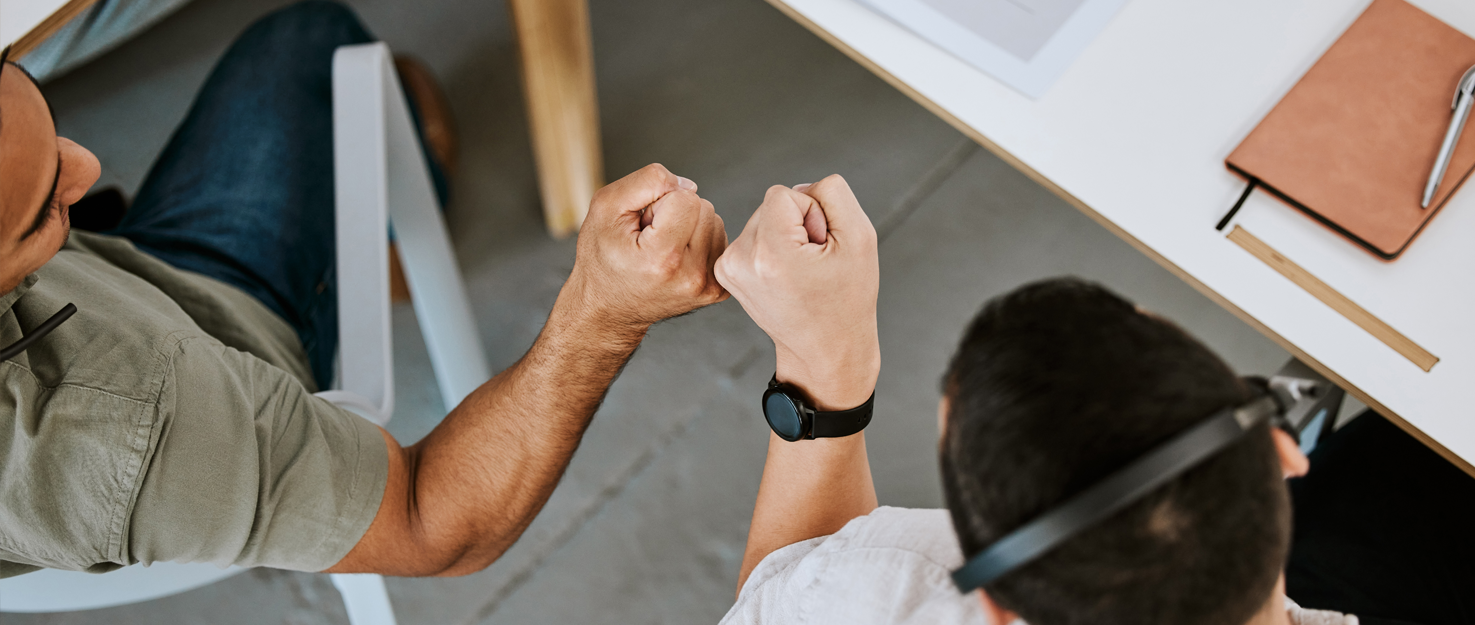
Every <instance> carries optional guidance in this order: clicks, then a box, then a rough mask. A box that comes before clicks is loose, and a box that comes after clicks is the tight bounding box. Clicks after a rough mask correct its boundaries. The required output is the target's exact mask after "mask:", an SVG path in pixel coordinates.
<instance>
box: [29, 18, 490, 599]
mask: <svg viewBox="0 0 1475 625" xmlns="http://www.w3.org/2000/svg"><path fill="white" fill-rule="evenodd" d="M412 123H413V122H412V121H411V119H410V115H409V110H408V108H407V107H406V105H405V101H404V95H403V91H401V89H400V86H399V80H398V78H397V77H396V75H395V73H394V70H393V64H392V57H391V56H390V53H389V48H388V47H387V46H385V45H384V44H382V43H372V44H363V45H354V46H343V47H341V48H339V49H338V50H337V52H336V53H334V56H333V131H334V132H333V137H334V140H333V157H334V166H333V169H334V179H335V186H334V191H335V193H336V194H337V200H336V201H337V205H336V207H335V211H336V213H335V216H336V222H337V233H336V235H335V237H336V240H337V248H338V258H337V262H338V271H337V276H338V294H339V295H338V316H339V341H338V344H339V363H340V365H339V366H340V369H339V376H338V377H339V381H340V382H339V384H338V388H337V389H333V390H329V391H325V392H322V393H319V394H318V395H319V396H321V397H323V398H324V399H327V400H329V401H332V402H334V403H336V404H338V405H340V406H343V407H344V408H347V409H349V410H352V411H354V412H356V413H358V414H360V415H362V416H364V417H365V418H368V419H370V420H372V421H375V422H376V423H380V424H383V423H384V422H386V421H388V420H389V417H390V415H391V413H392V412H393V410H394V369H393V351H392V344H391V341H390V339H391V335H390V324H389V321H390V317H389V315H390V309H389V255H388V233H389V228H388V224H389V223H390V222H392V223H393V224H394V227H395V236H396V239H397V241H398V243H399V248H400V256H401V260H402V262H403V264H404V266H405V272H406V273H407V274H408V276H407V277H408V279H409V283H410V288H411V292H412V297H413V302H414V306H415V310H416V316H417V317H418V320H419V323H420V330H421V334H422V335H423V336H424V338H425V344H426V348H427V349H428V351H429V352H430V358H431V366H432V367H433V368H434V370H435V376H436V380H437V381H438V383H439V385H440V391H441V397H442V399H443V400H444V402H445V405H446V407H447V408H451V407H454V406H455V405H456V404H459V403H460V402H461V400H462V399H464V398H465V397H466V396H467V395H469V394H470V393H471V392H472V391H473V390H475V389H476V387H477V386H479V385H481V384H482V383H483V382H485V381H486V380H487V379H488V378H489V377H490V376H491V374H490V367H489V366H488V365H487V361H486V354H485V352H484V351H483V349H482V343H481V336H480V334H479V333H478V332H477V329H476V324H475V323H474V321H473V319H472V316H471V306H470V302H469V300H468V298H467V297H466V292H465V287H464V284H463V283H462V281H461V272H460V269H459V268H458V267H457V266H456V263H455V258H454V256H453V255H452V251H451V244H450V237H449V236H448V235H447V233H446V227H445V222H444V221H443V220H442V218H441V214H440V210H439V208H438V203H437V201H436V198H435V191H434V187H433V186H432V183H431V182H430V172H429V168H428V166H427V165H426V163H425V160H424V152H423V151H422V150H421V149H420V143H419V139H418V137H417V135H416V133H415V130H414V126H413V125H412ZM242 570H244V569H240V568H237V567H229V568H224V569H222V568H219V567H216V566H214V565H210V564H173V563H167V562H160V563H155V564H153V565H152V566H149V567H141V566H130V567H125V568H123V569H120V570H118V571H114V572H112V573H106V574H103V575H93V574H88V573H78V572H73V571H55V570H44V571H37V572H35V573H29V574H26V575H21V576H18V577H12V578H9V579H4V580H0V612H62V611H72V610H90V609H96V608H105V607H112V606H119V605H127V604H130V603H137V602H140V601H148V600H151V599H158V598H162V597H167V596H169V595H173V594H176V593H180V592H184V591H186V590H191V589H194V588H198V587H200V586H204V585H206V584H210V583H214V582H216V581H218V580H221V579H224V578H226V577H230V576H232V575H235V574H236V573H239V572H241V571H242Z"/></svg>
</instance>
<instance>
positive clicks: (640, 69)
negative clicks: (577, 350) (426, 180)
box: [4, 0, 1287, 625]
mask: <svg viewBox="0 0 1475 625" xmlns="http://www.w3.org/2000/svg"><path fill="white" fill-rule="evenodd" d="M281 4H284V2H281V1H279V0H197V1H196V2H194V3H193V4H191V5H190V6H188V7H186V8H185V9H183V10H182V11H181V12H180V13H178V14H176V15H175V16H173V17H171V18H169V19H168V20H166V21H164V22H163V23H161V24H160V25H159V26H157V27H156V28H154V29H152V30H150V31H149V32H147V33H145V34H144V35H143V36H142V37H140V38H139V39H137V40H135V41H133V42H131V43H129V44H127V45H125V46H124V47H122V48H120V49H118V50H117V51H115V52H114V53H112V54H110V55H108V56H106V57H104V58H102V59H100V60H99V61H97V62H94V63H92V64H91V65H88V66H85V67H83V68H81V69H79V70H77V71H75V72H73V73H71V74H69V75H67V76H64V77H62V78H61V79H59V80H57V81H55V82H54V83H52V84H50V85H48V86H47V87H46V93H47V95H48V97H50V98H51V99H52V101H53V104H54V106H55V108H56V111H57V115H58V118H59V120H60V126H61V131H62V133H63V134H64V135H66V136H68V137H70V138H72V139H74V140H77V141H79V142H80V143H82V144H83V145H87V146H89V147H91V148H92V149H93V151H94V152H96V153H97V155H98V156H99V158H100V159H101V160H102V163H103V168H104V173H103V180H102V183H101V184H102V185H108V184H112V185H117V186H120V187H122V188H123V189H125V190H126V191H128V192H130V193H131V192H132V191H133V190H135V189H136V188H137V187H138V185H139V183H140V181H141V179H142V177H143V175H144V174H145V173H146V171H147V168H148V166H149V165H150V163H151V162H152V160H153V158H154V157H155V155H156V154H157V153H158V152H159V150H160V149H161V148H162V146H163V144H164V142H165V140H166V139H167V138H168V135H169V133H170V131H171V130H172V128H173V126H174V125H175V124H177V123H178V121H179V120H180V119H181V118H182V117H183V115H184V112H185V110H186V109H187V107H188V105H189V102H190V100H191V96H192V94H193V92H194V90H195V89H196V88H197V87H198V85H199V84H200V83H201V82H202V81H203V80H204V78H205V75H206V73H207V72H208V71H209V69H210V67H211V65H212V64H213V63H214V61H215V59H216V58H218V56H219V55H220V53H221V52H222V51H223V50H224V47H225V46H226V45H227V44H228V42H229V41H230V39H231V38H232V37H233V36H234V35H235V34H236V33H238V32H239V31H240V30H242V29H243V28H244V27H245V26H246V25H247V24H248V23H249V22H250V21H251V20H252V19H254V18H255V17H257V16H259V15H261V14H263V13H265V12H266V11H268V10H270V9H271V8H274V7H276V6H279V5H281ZM349 4H350V5H352V6H353V7H354V8H355V9H357V10H358V12H359V13H360V15H361V16H362V17H363V18H364V21H365V22H366V23H367V24H368V25H369V27H370V28H371V30H373V31H375V32H376V33H377V34H378V35H379V36H381V37H383V38H384V39H385V40H386V41H387V42H388V43H389V44H390V46H391V47H393V48H394V49H396V50H398V51H401V52H409V53H413V54H416V55H419V56H420V57H422V58H423V59H425V60H426V61H427V62H428V64H429V65H430V66H431V67H432V68H433V69H434V70H435V71H437V72H438V73H439V75H440V76H441V77H442V78H443V80H444V83H445V87H446V90H447V92H448V94H449V96H450V99H451V102H452V105H453V107H454V109H455V112H456V114H457V115H458V117H459V123H460V130H461V136H462V142H463V143H462V172H461V178H460V179H459V180H458V181H457V186H456V189H455V198H454V201H453V203H452V205H451V206H450V208H449V210H448V213H449V220H450V222H451V224H452V230H453V233H454V237H455V240H456V244H457V246H458V251H459V259H460V262H461V264H462V267H463V269H464V271H465V273H466V276H467V280H468V282H469V284H468V286H469V288H470V291H471V294H472V298H473V305H474V307H475V309H476V314H477V318H478V322H479V324H480V327H481V331H482V335H483V339H484V341H485V344H486V349H487V351H488V353H489V354H490V356H491V360H492V363H493V365H494V367H497V368H501V367H505V366H507V365H509V364H511V363H512V362H514V361H515V360H516V359H517V358H518V357H519V356H520V355H521V354H522V352H523V351H524V350H526V349H527V346H528V345H529V344H530V343H531V341H532V340H533V338H534V337H535V336H536V333H537V331H538V329H539V328H540V326H541V324H542V322H543V319H544V317H545V315H546V314H547V312H548V310H549V308H550V307H551V305H552V303H553V300H554V298H555V296H556V295H557V292H558V288H559V285H560V284H561V283H562V281H563V279H564V278H565V277H566V276H567V274H568V271H569V269H570V268H571V267H572V264H573V259H574V245H573V242H572V241H571V240H569V241H553V240H551V239H549V238H548V237H547V235H546V234H544V232H543V230H542V226H541V215H540V213H539V207H538V206H539V205H538V198H537V190H536V186H535V181H534V174H533V169H532V166H531V164H530V162H531V159H530V148H529V146H528V138H527V132H526V129H525V119H524V116H523V112H522V103H521V94H520V93H519V87H518V78H517V67H516V63H515V61H516V49H515V46H514V43H513V40H512V37H511V33H510V31H509V27H508V20H507V15H506V13H505V9H504V8H503V6H502V4H501V3H500V2H496V1H494V0H478V1H469V0H423V1H420V2H414V3H409V2H403V1H402V0H351V1H350V2H349ZM590 4H591V7H590V8H591V10H592V13H593V29H594V39H595V42H594V43H595V54H596V57H597V58H596V63H597V66H598V78H599V95H600V105H601V114H602V122H603V131H604V141H605V144H604V149H605V157H606V164H607V175H608V177H609V178H617V177H619V176H622V175H624V174H625V173H627V172H629V171H632V170H634V169H636V168H638V167H640V166H642V165H644V164H646V163H649V162H661V163H664V164H665V165H666V166H668V167H669V168H671V169H672V170H673V171H675V172H677V173H679V174H681V175H684V176H687V177H689V178H692V179H694V180H696V181H697V182H698V183H699V184H700V185H701V193H702V195H703V196H705V197H707V198H708V199H710V200H711V201H712V202H713V203H714V204H716V206H717V208H718V211H719V212H720V213H721V214H722V216H723V218H724V219H725V220H726V222H727V224H728V230H729V235H730V236H736V235H737V234H738V232H739V229H740V228H741V226H742V224H743V223H745V222H746V220H747V217H748V215H749V213H750V212H751V211H752V210H753V208H754V207H755V206H757V204H758V202H759V201H760V200H761V198H762V196H763V190H764V189H765V188H766V187H767V186H768V185H770V184H776V183H782V184H795V183H799V182H806V181H812V180H816V179H818V178H820V177H822V176H824V175H826V174H829V173H834V172H838V173H841V174H844V175H845V176H846V177H847V178H848V179H849V181H850V183H851V185H852V186H853V187H854V189H855V191H856V193H857V195H858V196H859V198H860V200H861V203H862V205H863V206H865V207H866V209H867V211H868V212H869V213H870V215H871V218H872V220H873V221H874V222H875V223H876V224H877V226H878V228H879V230H880V233H881V237H882V244H881V268H882V288H881V301H880V311H879V315H880V323H881V341H882V353H883V358H884V365H883V369H882V373H881V378H880V382H879V389H878V392H877V415H878V416H877V418H876V420H875V422H874V423H873V424H872V426H871V428H870V431H869V433H868V436H867V440H868V442H869V444H870V453H871V460H872V467H873V470H874V471H875V477H876V481H877V488H878V491H879V494H880V498H881V501H882V503H885V504H890V505H901V506H939V505H940V504H941V494H940V489H939V487H938V485H937V480H936V468H935V467H936V457H935V450H934V445H935V439H936V425H935V419H934V406H935V403H936V401H937V398H938V378H939V375H940V374H941V372H942V369H943V367H944V365H945V363H946V360H947V358H948V357H949V355H950V354H951V351H952V347H953V344H954V342H955V341H956V340H957V338H958V336H959V334H960V333H961V331H962V328H963V324H964V322H965V321H966V320H967V319H968V318H969V317H970V316H971V315H972V314H973V313H974V312H975V311H976V310H977V309H978V307H979V306H980V304H981V303H982V302H983V301H984V300H986V299H987V298H989V297H992V296H994V295H997V294H999V293H1002V292H1005V291H1007V290H1009V289H1010V288H1012V287H1014V286H1017V285H1019V284H1021V283H1023V282H1025V281H1028V280H1032V279H1036V278H1041V277H1046V276H1054V275H1062V274H1075V275H1080V276H1085V277H1088V278H1091V279H1094V280H1098V281H1101V282H1103V283H1105V284H1107V285H1109V286H1111V287H1112V288H1114V289H1116V290H1118V291H1119V292H1121V293H1123V294H1125V295H1127V296H1128V297H1130V298H1132V299H1134V300H1136V301H1138V302H1139V303H1141V304H1142V305H1144V306H1146V307H1148V308H1151V309H1153V310H1156V311H1158V312H1159V313H1161V314H1163V315H1166V316H1168V317H1170V318H1172V319H1175V320H1178V321H1179V322H1180V323H1181V324H1182V325H1184V326H1185V327H1186V328H1187V329H1189V330H1190V331H1191V332H1193V333H1194V334H1196V335H1197V336H1199V337H1200V338H1201V339H1203V340H1204V341H1205V342H1207V343H1208V344H1209V345H1211V346H1212V347H1213V348H1214V349H1216V350H1217V351H1218V352H1219V353H1220V354H1221V355H1223V356H1224V357H1225V359H1226V360H1227V361H1228V362H1229V363H1230V364H1231V365H1233V366H1234V367H1235V368H1236V369H1238V370H1240V371H1244V372H1261V373H1268V372H1270V371H1273V370H1274V368H1275V367H1276V366H1278V365H1279V364H1280V363H1281V362H1282V361H1284V360H1285V359H1286V358H1287V355H1286V353H1285V352H1284V351H1282V350H1281V349H1280V348H1278V347H1277V346H1276V345H1274V344H1273V343H1272V342H1270V341H1269V340H1267V339H1265V338H1264V337H1262V336H1260V335H1259V334H1257V333H1256V332H1254V331H1253V330H1251V329H1250V328H1249V327H1248V326H1246V325H1244V324H1243V323H1241V322H1240V321H1238V320H1237V319H1235V318H1234V317H1233V316H1232V315H1230V314H1229V313H1227V312H1225V311H1224V310H1222V309H1220V308H1219V307H1217V306H1216V305H1214V304H1213V303H1212V302H1210V301H1209V300H1208V299H1206V298H1204V297H1203V296H1201V295H1199V294H1198V293H1196V292H1195V291H1193V289H1191V288H1189V287H1188V286H1187V285H1185V284H1183V283H1182V282H1181V281H1179V280H1178V279H1177V278H1175V277H1174V276H1172V275H1171V274H1169V273H1168V272H1167V271H1165V270H1163V269H1162V268H1160V267H1158V266H1157V265H1155V264H1153V263H1152V262H1151V261H1149V260H1148V259H1147V258H1145V257H1143V256H1142V255H1141V254H1139V253H1138V252H1136V251H1135V250H1133V249H1132V248H1131V247H1129V246H1128V245H1127V244H1126V243H1124V242H1122V241H1121V240H1119V239H1117V238H1116V237H1114V236H1113V235H1111V234H1110V233H1108V232H1107V231H1105V230H1104V229H1102V228H1101V227H1099V226H1097V225H1096V224H1095V223H1094V222H1092V221H1091V220H1089V219H1087V218H1086V217H1085V216H1083V215H1081V214H1080V213H1079V212H1077V211H1076V210H1075V209H1073V208H1071V207H1070V206H1068V205H1066V204H1065V203H1064V202H1062V201H1061V200H1059V199H1058V198H1056V197H1054V196H1052V195H1051V194H1049V193H1048V192H1046V191H1045V190H1043V189H1042V188H1040V187H1039V186H1038V185H1036V184H1034V183H1033V182H1031V181H1030V180H1028V179H1027V178H1025V177H1024V176H1023V175H1021V174H1020V173H1018V172H1017V171H1014V170H1013V169H1011V168H1010V167H1009V166H1007V165H1005V164H1004V163H1003V162H1001V161H1000V160H998V159H997V158H995V157H993V156H992V155H990V154H988V153H987V152H984V151H983V150H981V149H980V148H978V147H977V146H975V145H974V144H973V143H971V142H970V141H968V140H967V139H966V138H964V137H963V136H962V135H960V134H959V133H957V132H955V131H954V130H952V129H951V128H949V127H948V126H947V125H945V124H943V123H942V122H941V121H939V120H937V119H936V118H934V117H933V116H932V115H930V114H929V113H927V112H926V111H925V110H923V109H922V107H920V106H918V105H916V104H914V103H912V102H911V101H909V100H908V99H906V98H905V97H904V96H902V95H901V94H899V93H897V92H896V91H895V90H893V89H891V88H890V87H888V86H887V85H885V84H884V83H883V82H882V81H881V80H879V79H877V78H876V77H874V76H872V75H871V74H869V73H868V72H866V71H865V70H864V69H862V68H861V67H860V66H858V65H856V64H855V63H853V62H851V61H849V60H848V59H846V58H845V57H844V56H843V55H841V54H840V53H838V52H836V51H835V50H834V49H832V48H830V47H829V46H828V45H826V44H825V43H824V42H822V41H821V40H819V39H818V38H816V37H815V36H813V35H811V34H810V33H809V32H807V31H805V30H804V29H803V28H801V27H800V26H798V25H797V24H795V23H793V22H791V21H789V20H788V19H786V18H785V17H784V16H783V15H782V14H780V13H779V12H778V11H776V10H774V9H773V8H771V7H769V6H768V5H767V4H765V3H763V2H762V1H761V0H704V1H703V2H688V1H682V0H591V2H590ZM395 315H396V318H395V330H396V338H395V347H396V350H397V351H396V367H397V372H398V375H399V381H398V384H397V387H396V393H397V395H398V398H399V411H398V413H397V414H396V416H395V420H394V421H393V422H392V423H391V425H390V430H391V431H392V432H393V433H394V434H395V435H396V436H397V437H399V438H400V439H401V440H402V441H405V442H409V441H413V440H416V439H418V438H420V437H421V436H423V435H424V434H425V433H426V432H428V431H429V430H430V429H431V428H432V427H433V426H434V424H435V422H436V421H437V419H438V418H439V417H440V415H442V414H443V413H444V408H443V407H442V405H441V403H440V400H439V397H438V395H437V392H436V390H435V386H434V384H433V380H432V378H431V374H430V369H429V364H428V360H427V357H426V355H425V351H424V347H423V345H422V344H421V343H420V339H419V336H418V333H417V329H416V326H415V320H414V313H413V311H412V310H410V309H409V308H408V307H400V308H398V309H396V311H395ZM772 366H773V365H772V344H771V343H770V342H769V341H768V340H767V338H766V337H765V336H764V335H763V333H762V332H761V331H759V330H758V328H757V327H756V326H754V325H753V324H752V322H751V321H749V320H748V319H747V317H746V316H745V315H744V314H743V312H742V309H741V308H740V307H739V306H738V305H737V303H736V302H733V301H729V302H726V303H724V304H721V305H718V306H715V307H712V308H710V309H707V310H703V311H700V312H698V313H697V314H694V315H690V316H687V317H684V318H681V319H677V320H675V321H672V322H668V323H664V324H661V325H659V326H657V327H656V328H655V329H654V330H652V332H651V334H650V337H649V339H647V341H646V343H645V345H644V347H643V348H642V349H641V350H640V351H639V353H638V354H636V356H635V358H634V360H633V361H632V362H631V363H630V366H629V368H628V369H627V370H626V371H625V373H624V374H623V376H622V377H621V378H620V379H619V380H618V382H617V383H616V384H615V385H614V387H613V389H612V391H611V392H610V395H609V399H608V400H607V401H606V402H605V404H604V407H603V408H602V409H601V410H600V412H599V415H598V416H597V418H596V419H595V421H594V424H593V426H592V427H591V428H590V430H589V432H588V434H587V435H586V436H585V438H584V443H583V446H582V447H581V449H580V450H579V452H578V454H577V455H576V456H575V457H574V460H573V463H572V466H571V467H570V469H569V471H568V475H567V476H566V477H565V479H564V481H563V483H562V484H561V485H560V486H559V488H558V490H557V491H556V492H555V493H554V495H553V498H552V500H551V501H550V502H549V503H548V506H547V507H546V508H545V509H544V510H543V513H542V514H541V515H540V516H539V517H538V519H537V520H536V521H535V522H534V523H533V525H532V527H531V528H530V529H529V530H528V532H527V533H526V534H525V535H524V536H523V538H522V539H521V540H520V541H519V542H518V543H517V545H515V546H514V547H513V548H512V550H511V551H509V552H508V553H507V555H506V556H504V557H503V558H502V559H501V560H500V561H498V562H497V563H496V564H494V565H493V566H491V567H490V568H488V569H487V570H485V571H483V572H481V573H477V574H475V575H470V576H467V577H462V578H456V579H436V580H418V579H391V580H389V582H388V584H389V589H390V593H391V595H392V600H393V602H394V606H395V611H396V613H397V615H398V617H399V620H400V622H401V623H415V624H426V625H439V624H463V623H464V624H472V623H576V622H577V623H703V622H708V623H710V622H715V621H717V620H718V619H719V618H720V617H721V616H722V614H723V613H724V612H725V611H726V610H727V608H728V606H729V605H730V604H731V602H732V596H733V591H734V585H735V583H736V578H737V567H738V564H739V560H740V558H741V555H742V549H743V543H744V536H745V533H746V530H747V525H748V518H749V515H750V513H751V511H752V502H753V498H754V496H755V494H756V492H757V487H758V480H759V476H760V470H761V468H762V463H763V456H764V449H765V444H766V441H767V435H766V431H767V428H766V426H765V425H764V423H763V420H762V416H761V414H760V412H759V409H758V395H759V393H760V392H761V390H762V388H763V386H764V382H765V381H766V379H767V377H768V376H769V375H770V374H771V373H772ZM4 621H5V623H6V624H7V625H39V624H43V623H45V624H61V623H68V624H100V623H110V624H130V623H220V624H247V623H253V624H254V623H289V624H292V625H307V624H315V623H345V622H347V621H346V616H345V614H344V612H343V609H342V606H341V604H340V602H339V597H338V594H337V592H336V591H335V590H334V589H333V587H332V586H331V584H330V583H329V582H328V579H327V578H326V577H325V576H322V575H312V574H304V573H289V572H281V571H268V570H259V571H252V572H249V573H245V574H242V575H238V576H236V577H233V578H231V579H228V580H226V581H223V582H220V583H216V584H214V585H211V586H208V587H205V588H202V589H199V590H195V591H191V592H187V593H184V594H181V595H178V596H175V597H171V598H167V599H162V600H158V601H152V602H148V603H143V604H138V605H133V606H127V607H121V608H114V609H107V610H95V611H89V612H78V613H70V614H55V615H12V614H7V615H5V617H4Z"/></svg>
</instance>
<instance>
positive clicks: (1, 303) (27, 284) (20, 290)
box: [0, 273, 40, 311]
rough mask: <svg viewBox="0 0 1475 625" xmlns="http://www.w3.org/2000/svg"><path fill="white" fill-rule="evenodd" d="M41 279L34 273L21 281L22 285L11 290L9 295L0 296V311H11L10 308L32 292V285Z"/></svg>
mask: <svg viewBox="0 0 1475 625" xmlns="http://www.w3.org/2000/svg"><path fill="white" fill-rule="evenodd" d="M39 279H40V278H38V277H37V276H36V274H34V273H32V274H30V275H28V276H26V279H24V280H21V281H20V284H19V285H18V286H16V287H15V288H14V289H11V290H10V292H9V293H6V294H4V295H0V311H5V310H10V307H11V306H14V305H15V302H16V300H18V299H20V298H21V296H22V295H25V294H26V291H29V290H31V285H33V284H35V283H36V280H39Z"/></svg>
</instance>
